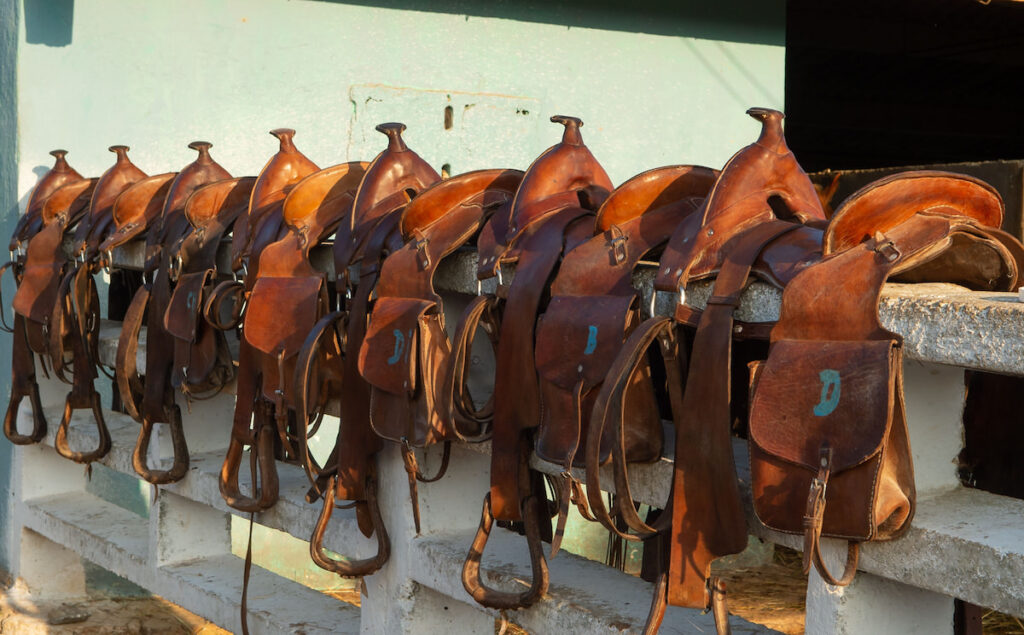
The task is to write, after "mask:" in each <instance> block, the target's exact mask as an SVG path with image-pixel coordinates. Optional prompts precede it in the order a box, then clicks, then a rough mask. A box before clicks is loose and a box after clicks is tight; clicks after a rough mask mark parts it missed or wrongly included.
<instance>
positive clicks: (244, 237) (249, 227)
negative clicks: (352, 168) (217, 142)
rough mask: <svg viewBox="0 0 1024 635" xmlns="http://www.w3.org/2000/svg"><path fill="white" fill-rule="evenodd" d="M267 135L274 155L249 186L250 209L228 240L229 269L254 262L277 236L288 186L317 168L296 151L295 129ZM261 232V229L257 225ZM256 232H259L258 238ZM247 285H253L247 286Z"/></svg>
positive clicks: (282, 129) (276, 131) (237, 268)
mask: <svg viewBox="0 0 1024 635" xmlns="http://www.w3.org/2000/svg"><path fill="white" fill-rule="evenodd" d="M270 134H271V135H273V136H274V137H276V138H277V139H278V142H279V144H278V151H277V154H275V155H274V156H272V157H271V158H270V160H269V161H267V164H266V165H264V166H263V169H262V170H260V174H259V178H258V179H257V181H256V185H255V187H253V189H252V197H251V198H250V200H249V211H248V214H247V215H246V216H245V218H244V219H242V220H244V222H237V223H235V228H234V231H233V232H232V241H231V268H232V269H233V270H234V271H238V270H239V269H241V268H242V265H243V263H244V262H246V261H247V260H250V259H251V260H252V261H253V262H252V263H251V264H255V263H256V261H258V260H259V253H260V251H261V250H262V247H265V246H266V245H268V244H269V243H271V242H273V241H274V240H276V239H277V238H278V237H279V235H278V234H279V231H280V227H281V207H282V205H284V199H285V197H286V196H287V195H288V192H289V191H290V190H291V187H292V186H294V185H295V184H296V183H298V182H299V181H301V180H302V179H303V178H305V177H307V176H309V175H310V174H312V173H314V172H316V171H317V170H319V169H320V168H318V167H317V166H316V164H315V163H313V162H312V161H310V160H309V159H308V158H307V157H306V155H304V154H302V153H301V152H299V150H298V148H296V147H295V142H294V141H292V139H293V137H294V136H295V131H294V130H292V129H290V128H277V129H275V130H271V131H270ZM261 225H262V226H264V231H263V232H260V227H261ZM257 234H261V236H260V237H259V240H257ZM247 288H250V289H251V288H252V286H251V285H247Z"/></svg>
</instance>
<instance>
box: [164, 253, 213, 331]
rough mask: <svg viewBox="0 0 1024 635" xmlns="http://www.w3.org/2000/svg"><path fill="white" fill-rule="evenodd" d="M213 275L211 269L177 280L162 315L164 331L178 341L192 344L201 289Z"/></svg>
mask: <svg viewBox="0 0 1024 635" xmlns="http://www.w3.org/2000/svg"><path fill="white" fill-rule="evenodd" d="M212 275H213V269H207V270H206V271H200V272H198V273H186V274H184V275H182V276H181V277H179V278H178V284H177V286H175V287H174V295H172V296H171V301H170V303H169V304H168V305H167V311H166V312H165V313H164V329H165V330H166V331H167V332H168V333H170V334H171V335H173V336H174V337H176V338H177V339H179V340H184V341H186V342H194V341H195V340H196V327H197V323H198V320H199V316H200V315H201V311H200V309H201V308H202V306H203V287H205V286H206V282H207V280H209V279H210V277H211V276H212Z"/></svg>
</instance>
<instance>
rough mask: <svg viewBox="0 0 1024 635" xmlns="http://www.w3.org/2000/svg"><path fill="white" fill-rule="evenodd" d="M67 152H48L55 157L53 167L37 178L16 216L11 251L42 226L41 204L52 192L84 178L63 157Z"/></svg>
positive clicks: (44, 202) (42, 204)
mask: <svg viewBox="0 0 1024 635" xmlns="http://www.w3.org/2000/svg"><path fill="white" fill-rule="evenodd" d="M67 153H68V151H67V150H52V151H51V152H50V155H51V156H53V158H54V159H55V160H54V163H53V167H52V168H50V170H49V171H48V172H47V173H46V174H44V175H43V177H42V178H41V179H39V182H38V183H36V186H35V188H33V189H32V194H31V195H30V196H29V198H28V205H26V206H25V213H24V214H22V215H21V216H20V217H19V218H18V223H17V225H15V227H14V231H13V232H12V233H11V242H10V247H9V249H10V250H11V251H15V250H16V249H18V248H19V247H21V246H22V245H23V244H24V243H26V242H28V240H29V239H31V238H32V236H34V235H35V234H36V232H38V231H39V230H40V229H41V228H42V226H43V206H44V205H45V204H46V200H47V199H48V198H50V196H51V195H53V193H54V192H56V191H57V190H59V189H60V188H62V187H64V186H65V185H69V184H71V183H75V182H77V181H81V180H83V179H84V178H85V177H83V176H82V175H81V174H79V173H78V172H77V171H76V170H75V169H74V168H72V167H71V166H70V165H68V162H67V160H66V159H65V158H64V157H65V156H67Z"/></svg>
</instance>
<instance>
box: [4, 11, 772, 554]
mask: <svg viewBox="0 0 1024 635" xmlns="http://www.w3.org/2000/svg"><path fill="white" fill-rule="evenodd" d="M440 4H441V3H437V2H432V1H428V0H353V1H351V2H318V1H302V0H298V1H292V2H286V1H283V0H263V1H257V0H209V1H200V0H161V1H154V0H150V1H146V2H141V1H139V0H78V1H77V2H75V0H0V214H3V217H2V219H0V220H2V229H3V231H2V232H0V234H2V235H7V234H9V232H10V228H11V227H12V226H13V221H14V217H15V205H14V202H15V200H16V199H17V200H21V202H22V204H24V201H25V197H26V196H27V194H28V192H29V190H30V188H31V187H32V185H33V184H34V183H35V181H36V179H37V178H38V175H39V173H41V171H42V170H44V169H45V166H48V165H49V164H50V163H51V160H50V157H49V156H48V155H47V152H48V151H49V150H51V149H53V148H56V147H63V148H67V149H68V150H70V151H71V154H70V155H69V157H68V158H69V161H70V162H71V164H72V165H73V166H74V167H75V168H77V169H78V170H79V171H80V172H82V173H83V174H85V175H87V176H92V175H98V174H99V173H100V172H102V171H103V170H104V169H106V168H107V167H108V166H109V165H110V164H111V159H112V155H110V154H109V153H108V152H107V151H106V148H107V146H109V145H112V144H115V143H126V144H128V145H130V146H132V153H131V156H132V157H133V159H134V161H135V162H136V163H137V164H138V165H139V166H140V167H141V168H143V169H144V170H146V171H148V172H150V173H154V174H155V173H157V172H162V171H166V170H173V169H178V168H180V167H181V166H183V165H184V164H185V163H187V162H188V161H190V160H191V158H192V153H191V152H190V151H189V150H187V149H186V147H185V146H186V144H187V143H188V142H189V141H192V140H194V139H197V138H203V139H207V140H209V141H212V142H213V143H214V150H213V153H214V156H215V157H216V158H217V159H218V160H219V161H220V162H221V163H222V164H223V165H224V166H225V167H227V168H228V169H229V170H230V171H232V172H233V173H235V174H239V175H240V174H254V173H255V172H256V171H257V170H258V169H259V168H260V167H261V166H262V164H263V163H264V162H265V161H266V159H267V158H268V157H269V155H270V154H271V153H272V152H273V151H274V149H275V146H274V140H273V139H272V138H271V137H270V136H268V135H267V134H266V131H267V130H269V129H271V128H276V127H282V126H287V127H292V128H296V129H297V130H298V136H297V138H296V143H297V145H298V146H299V147H300V149H302V150H303V151H304V152H305V153H306V154H308V155H309V156H310V158H312V159H313V160H314V161H316V162H317V163H318V164H320V165H321V166H326V165H330V164H333V163H337V162H341V161H345V160H352V159H370V158H372V156H373V155H374V154H375V153H376V152H377V151H379V150H380V149H381V147H382V143H383V137H380V135H377V134H376V133H374V132H373V126H374V125H375V124H377V123H379V122H381V121H386V120H399V121H404V122H406V123H407V124H409V130H408V133H407V135H406V137H407V140H408V142H409V144H410V146H412V147H413V148H414V149H416V150H417V151H419V152H420V153H421V154H422V155H423V156H424V157H426V158H427V159H428V160H429V161H431V162H432V163H433V164H434V165H435V166H436V167H438V168H440V166H441V164H443V163H450V164H451V165H452V170H453V172H455V173H458V172H463V171H466V170H469V169H474V168H480V167H518V168H525V167H526V166H527V165H528V164H529V162H530V161H531V160H532V159H533V158H534V157H535V156H536V155H537V154H538V153H539V152H540V151H542V150H543V149H544V148H545V147H547V146H549V145H551V144H552V143H554V142H555V141H556V140H557V139H558V136H559V129H558V127H556V126H555V125H553V124H550V123H548V122H547V118H548V117H549V116H550V115H552V114H571V115H576V116H579V117H581V118H582V119H583V120H584V121H585V124H586V125H585V127H584V130H583V133H584V138H585V140H586V142H587V143H588V145H589V146H590V147H591V148H592V149H593V151H594V153H595V154H596V155H597V157H598V158H599V159H600V160H601V161H602V163H603V164H604V165H605V167H606V169H607V170H608V172H609V174H610V175H611V177H612V179H613V180H614V181H615V182H616V183H619V182H621V181H623V180H625V179H626V178H628V177H630V176H631V175H633V174H635V173H637V172H640V171H642V170H644V169H647V168H651V167H656V166H659V165H665V164H670V163H702V164H706V165H710V166H713V167H720V166H721V165H722V164H723V163H724V162H725V161H726V160H727V159H728V157H729V156H730V155H731V154H732V153H733V152H734V151H735V150H736V149H738V148H739V147H740V146H742V145H745V144H746V143H749V142H750V140H751V139H753V138H754V136H755V135H756V134H757V132H758V127H757V125H756V124H755V123H754V122H753V121H752V120H750V119H749V118H747V117H746V116H745V115H744V111H745V110H746V109H747V108H748V107H750V106H755V105H757V106H772V107H781V106H782V104H783V85H784V84H783V66H784V49H783V45H784V40H785V37H784V35H785V34H784V26H785V4H784V0H773V1H765V0H714V1H709V0H676V1H670V0H635V1H634V2H631V3H623V2H621V1H619V0H617V1H615V2H610V1H601V0H595V1H585V0H570V1H562V2H556V1H551V0H548V1H546V2H537V1H532V0H529V1H527V0H523V1H512V0H493V1H487V0H462V1H459V2H452V3H447V4H446V5H445V6H447V7H449V9H447V10H438V9H436V7H437V6H438V5H440ZM18 7H23V8H24V19H23V20H22V21H21V22H20V23H19V21H17V20H15V19H14V15H15V14H16V12H17V11H16V9H17V8H18ZM15 29H17V31H16V32H15ZM15 42H17V52H18V56H17V68H16V70H17V100H16V102H15V101H14V100H13V99H12V97H13V93H12V87H13V85H14V77H15V66H14V59H15V58H14V52H15V46H14V45H15ZM446 105H451V106H453V108H454V112H455V117H454V119H455V126H454V128H453V129H452V130H447V131H446V130H444V128H443V126H442V122H443V111H444V107H445V106H446ZM15 116H16V117H17V119H16V125H17V129H16V125H15V119H14V117H15ZM16 134H17V137H15V135H16ZM15 138H16V139H17V146H16V147H15ZM15 152H17V153H18V154H17V155H16V154H15ZM16 156H19V157H20V159H16V158H15V157H16ZM15 161H17V162H16V163H15ZM15 166H16V167H15ZM15 170H16V173H17V182H16V190H15V189H14V187H15V183H14V178H15V176H14V175H15ZM7 297H9V296H7ZM9 351H10V341H9V337H0V356H2V357H0V359H4V360H7V359H9V355H10V352H9ZM4 363H5V366H4V367H5V368H6V367H9V366H6V362H4ZM4 379H6V377H4ZM0 388H2V389H3V392H4V393H5V394H6V392H7V390H8V388H7V387H6V386H0ZM222 423H223V425H224V427H225V434H226V430H227V426H228V422H227V421H225V422H222ZM8 448H9V446H8V445H7V444H6V443H2V442H0V453H4V454H0V461H4V462H5V463H6V459H5V458H4V457H5V454H6V453H7V452H8ZM5 476H6V474H0V487H5V481H4V480H3V479H4V477H5ZM128 494H129V492H127V491H126V494H125V495H126V496H127V495H128ZM131 494H132V496H134V497H137V496H138V495H139V493H138V491H137V490H135V491H134V492H131ZM0 500H3V501H6V500H7V499H6V498H3V499H0ZM3 513H5V512H4V509H3V508H2V507H0V514H3ZM0 544H4V543H3V541H0ZM0 564H2V563H0Z"/></svg>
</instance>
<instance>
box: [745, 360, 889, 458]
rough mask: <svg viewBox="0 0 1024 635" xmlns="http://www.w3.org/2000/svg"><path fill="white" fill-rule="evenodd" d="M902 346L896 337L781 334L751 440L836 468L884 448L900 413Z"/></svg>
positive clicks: (764, 375) (754, 409) (754, 407)
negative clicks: (824, 452)
mask: <svg viewBox="0 0 1024 635" xmlns="http://www.w3.org/2000/svg"><path fill="white" fill-rule="evenodd" d="M899 363H900V357H899V348H898V345H897V343H896V342H895V341H893V340H882V341H878V340H875V341H866V342H865V341H860V342H857V341H852V342H849V341H848V342H844V341H802V340H780V341H777V342H775V343H774V344H773V345H772V348H771V351H770V354H769V356H768V361H767V362H765V363H764V367H763V370H762V372H761V373H760V377H759V379H758V380H757V384H756V385H755V386H754V394H753V402H752V403H751V412H750V440H751V441H752V442H753V443H754V444H755V445H756V446H757V447H758V448H760V449H761V450H762V451H764V452H765V453H766V454H768V455H771V456H775V457H778V458H780V459H782V460H784V461H788V462H790V463H795V464H797V465H800V466H803V467H806V468H807V469H808V470H810V471H813V472H817V470H818V463H819V461H820V458H821V448H822V445H823V444H825V443H826V442H827V443H828V445H829V446H830V447H831V448H832V451H833V458H832V472H833V474H835V473H837V472H841V471H843V470H846V469H849V468H852V467H855V466H857V465H859V464H861V463H864V462H866V461H868V460H869V459H871V458H872V457H874V456H875V455H876V454H878V453H879V452H880V451H881V449H882V446H883V443H884V441H885V438H886V436H887V434H888V432H889V427H890V425H891V422H892V419H893V408H894V397H895V386H896V376H897V372H898V368H897V365H898V364H899Z"/></svg>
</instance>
